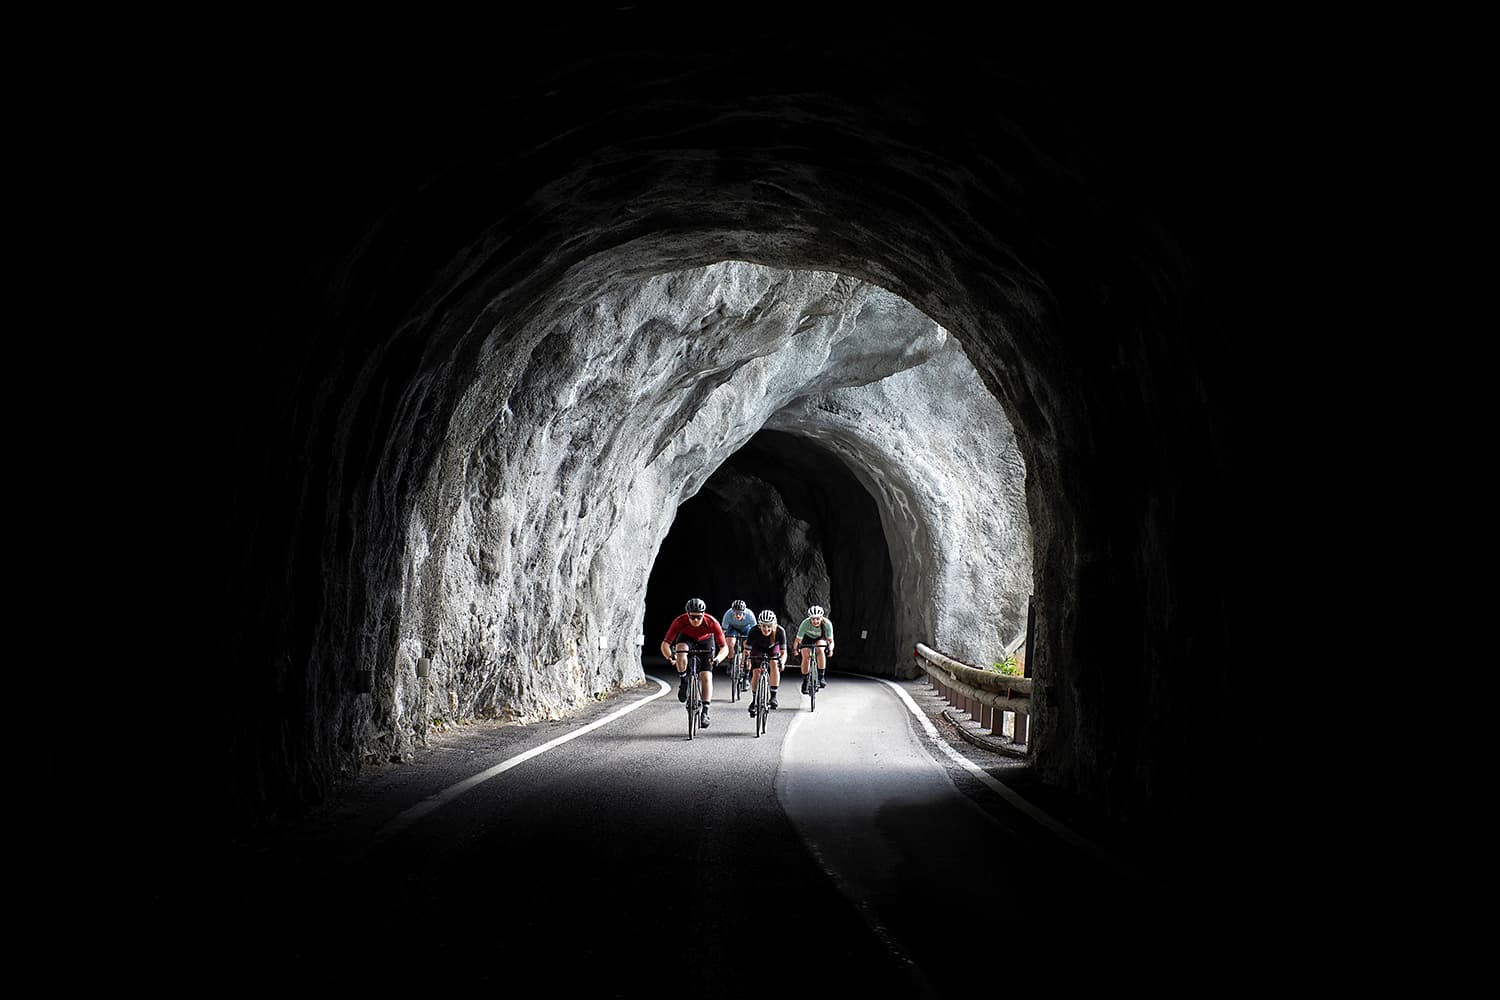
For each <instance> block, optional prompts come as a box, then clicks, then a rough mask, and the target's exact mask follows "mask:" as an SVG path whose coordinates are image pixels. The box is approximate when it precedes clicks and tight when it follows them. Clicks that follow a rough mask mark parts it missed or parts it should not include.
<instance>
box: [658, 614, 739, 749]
mask: <svg viewBox="0 0 1500 1000" xmlns="http://www.w3.org/2000/svg"><path fill="white" fill-rule="evenodd" d="M689 650H691V651H693V652H695V653H697V654H699V662H700V663H701V664H703V665H704V666H705V667H706V668H707V669H700V670H699V671H698V684H699V687H700V689H701V691H702V697H703V707H702V709H701V710H700V712H701V714H700V715H699V718H698V725H699V726H700V727H702V728H704V729H707V728H708V706H709V705H710V704H711V703H712V702H713V693H714V673H713V667H714V664H717V663H719V662H721V661H722V660H723V659H724V657H726V656H728V655H729V643H728V642H727V641H726V640H725V638H724V630H723V629H722V628H721V627H720V626H719V623H718V621H717V620H716V619H715V618H714V616H713V615H711V614H709V613H708V606H707V605H705V604H704V603H703V601H702V600H700V599H699V598H696V597H695V598H693V599H692V600H690V601H688V602H687V606H686V607H685V608H684V609H683V613H682V614H680V615H678V616H677V617H676V618H673V619H672V624H671V625H668V626H667V634H666V637H665V638H663V639H662V641H661V655H662V656H664V657H666V658H667V660H668V662H670V663H671V664H672V665H673V666H674V667H676V668H677V677H678V683H677V700H678V701H680V702H683V703H686V702H687V700H688V672H687V670H688V651H689Z"/></svg>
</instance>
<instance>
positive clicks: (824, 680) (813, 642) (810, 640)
mask: <svg viewBox="0 0 1500 1000" xmlns="http://www.w3.org/2000/svg"><path fill="white" fill-rule="evenodd" d="M792 655H794V656H797V655H800V656H801V657H802V693H803V694H811V695H812V697H814V698H816V697H817V691H818V690H820V689H822V688H825V687H827V686H828V657H830V656H832V655H833V622H831V621H830V620H829V619H828V616H827V615H826V614H825V613H824V611H823V607H822V606H821V605H818V604H814V605H812V606H811V607H809V608H808V609H807V617H806V618H804V619H802V624H801V625H799V626H797V636H796V638H795V639H793V640H792ZM814 658H816V660H815V662H814ZM813 666H816V667H817V669H818V675H817V676H816V677H812V676H810V671H811V670H812V667H813ZM813 685H816V686H815V687H814V686H813ZM810 687H811V688H812V690H811V691H809V688H810Z"/></svg>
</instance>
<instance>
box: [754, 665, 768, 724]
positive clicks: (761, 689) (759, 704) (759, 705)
mask: <svg viewBox="0 0 1500 1000" xmlns="http://www.w3.org/2000/svg"><path fill="white" fill-rule="evenodd" d="M770 704H771V685H770V684H768V683H767V682H766V675H765V673H764V672H762V673H761V675H760V683H759V684H757V685H755V735H756V736H757V737H759V736H760V734H761V733H763V732H765V731H766V715H767V714H768V713H769V712H770V709H769V708H767V707H766V706H768V705H770Z"/></svg>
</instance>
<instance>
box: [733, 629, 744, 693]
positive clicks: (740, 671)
mask: <svg viewBox="0 0 1500 1000" xmlns="http://www.w3.org/2000/svg"><path fill="white" fill-rule="evenodd" d="M729 641H730V642H732V643H734V655H733V656H731V657H730V658H729V700H730V701H731V702H735V701H739V700H740V678H741V677H743V676H744V673H745V640H744V639H730V640H729Z"/></svg>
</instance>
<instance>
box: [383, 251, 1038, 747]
mask: <svg viewBox="0 0 1500 1000" xmlns="http://www.w3.org/2000/svg"><path fill="white" fill-rule="evenodd" d="M562 301H563V302H569V301H570V300H568V299H567V298H566V297H564V298H563V300H562ZM517 339H518V341H519V342H520V343H522V344H525V345H528V348H527V349H526V350H525V352H524V354H523V352H521V351H518V350H516V349H515V348H514V347H507V348H506V349H504V350H499V351H496V352H494V353H493V354H491V355H490V356H489V357H487V358H485V359H484V360H483V361H481V363H480V367H481V374H480V375H479V377H478V379H477V381H476V382H475V385H474V387H473V388H472V389H471V390H470V392H469V393H468V394H467V395H466V396H465V397H464V399H463V401H462V402H461V404H460V405H459V407H458V409H457V411H456V415H455V417H454V419H453V422H452V426H451V428H450V431H449V437H448V441H447V443H446V447H445V449H444V454H443V459H442V461H441V463H440V464H439V465H438V466H437V467H436V468H435V469H434V471H433V474H432V476H431V478H430V480H429V483H428V485H427V486H426V488H424V489H423V491H422V492H421V494H420V496H419V499H418V502H417V505H416V512H415V514H414V515H413V518H412V524H411V531H410V534H409V537H408V542H407V551H406V562H407V566H408V569H407V572H406V574H405V579H404V583H403V586H402V589H401V592H400V593H399V594H391V595H385V597H384V598H383V599H382V600H381V601H379V602H378V603H379V604H380V605H381V606H388V607H393V608H397V609H399V618H400V621H399V627H398V635H399V642H398V643H397V645H396V647H395V649H394V650H393V651H392V652H391V653H390V654H389V655H390V659H391V661H392V662H390V663H381V664H378V665H376V666H375V670H376V673H377V674H378V675H379V676H380V677H381V678H383V679H385V678H389V682H388V683H387V682H385V681H384V680H383V681H382V684H381V685H380V689H379V690H378V691H377V695H376V698H375V699H374V703H373V711H372V714H371V716H370V717H369V719H368V723H367V730H366V731H367V738H369V739H371V740H372V741H374V742H377V743H379V744H381V745H382V746H385V747H387V748H388V749H389V750H391V751H394V752H396V753H400V752H402V751H403V750H404V749H405V748H406V747H407V746H408V745H409V741H410V740H411V739H412V738H413V737H414V736H416V735H417V734H420V732H421V731H422V728H423V726H424V725H425V724H426V722H427V720H428V719H430V718H437V717H451V716H454V715H457V716H476V715H477V716H499V717H505V718H514V719H522V720H529V719H536V718H546V717H555V716H557V715H559V714H561V713H565V712H567V711H568V710H569V709H570V708H571V707H572V706H573V705H575V704H577V703H578V701H579V700H581V699H583V698H586V697H588V696H590V695H592V694H594V693H596V692H602V691H609V690H613V689H615V688H617V687H619V686H621V685H629V684H633V683H636V682H638V681H639V680H640V679H641V676H642V672H641V659H640V648H639V647H638V646H637V645H636V643H635V637H636V636H638V635H641V634H644V635H645V636H646V643H647V646H648V649H649V648H651V647H654V645H655V643H656V641H657V639H658V638H659V635H658V633H659V632H660V630H661V628H662V627H663V626H664V625H665V622H645V621H643V610H644V605H643V603H642V594H643V593H644V591H645V588H646V584H647V579H648V577H649V575H650V572H651V568H652V563H653V560H654V559H655V556H656V553H657V550H658V549H659V547H660V546H661V543H662V540H663V539H664V537H665V536H666V534H667V532H668V530H669V529H670V528H671V526H672V523H673V519H674V516H675V513H676V510H677V507H678V505H679V504H680V503H681V502H682V501H684V500H686V499H688V498H689V497H691V496H693V495H694V494H695V493H696V492H697V491H698V490H699V489H700V487H702V486H703V484H704V483H705V481H706V480H707V479H708V478H709V476H710V475H711V474H712V473H713V472H714V471H715V470H716V469H717V468H718V467H719V466H720V465H721V464H722V463H723V462H724V461H725V460H726V459H727V458H729V457H730V456H731V455H732V454H733V453H734V452H736V451H737V450H738V449H739V448H741V446H743V445H744V444H745V443H746V442H747V441H749V440H750V438H751V437H752V436H753V435H754V434H756V432H757V431H759V430H760V429H761V428H762V427H763V426H769V427H772V428H775V429H777V430H781V431H784V432H788V433H790V434H793V435H797V436H800V437H804V438H811V439H813V440H814V441H815V442H816V443H817V444H818V445H819V446H821V448H823V449H826V450H827V451H829V452H832V453H833V454H834V455H837V456H838V457H839V458H840V459H842V461H843V462H844V463H845V464H846V466H847V468H848V470H849V471H850V472H852V474H853V475H854V477H855V478H856V479H857V480H858V481H859V482H860V483H861V484H863V485H864V487H865V488H866V489H867V490H868V491H869V493H870V494H871V496H872V497H873V498H874V500H875V503H876V505H877V507H878V509H879V512H880V523H881V526H882V528H883V534H884V537H883V538H870V539H867V544H868V545H871V546H876V547H888V550H889V552H890V555H891V562H892V566H893V569H894V571H895V581H896V585H897V587H896V594H895V595H893V596H892V597H891V599H890V600H889V601H888V602H887V606H888V607H891V608H892V609H893V614H894V621H892V622H886V623H882V624H883V626H884V628H883V633H882V634H883V635H884V636H885V637H886V638H887V639H888V640H890V641H888V642H887V643H886V644H885V645H884V647H883V648H865V649H864V650H863V654H864V655H863V657H862V658H863V660H864V662H862V663H858V664H852V665H854V666H857V667H858V668H860V669H866V670H870V671H871V672H877V673H894V672H897V670H898V669H899V670H910V667H909V649H910V643H911V642H912V641H917V640H921V641H927V642H931V641H937V642H938V643H940V644H945V643H947V644H948V647H949V648H953V649H955V650H956V651H958V652H959V653H960V654H961V655H968V656H972V657H982V656H984V655H988V654H992V653H996V652H998V650H999V649H1000V648H1001V646H1002V645H1003V644H1004V643H1006V642H1007V641H1008V640H1011V639H1012V638H1013V636H1014V635H1015V634H1016V633H1017V631H1018V629H1020V628H1021V627H1023V626H1024V622H1025V599H1026V594H1027V592H1028V590H1027V588H1028V586H1029V580H1030V572H1031V565H1030V534H1029V527H1028V525H1027V523H1026V512H1025V505H1024V501H1023V497H1024V489H1025V484H1024V477H1025V469H1024V465H1023V463H1022V462H1021V460H1020V457H1019V455H1018V453H1017V452H1016V450H1015V446H1014V436H1013V434H1012V433H1011V432H1010V428H1009V425H1008V423H1007V422H1006V420H1005V417H1004V415H1003V413H1002V412H1001V410H1000V407H999V405H998V404H997V403H996V402H995V400H994V399H993V398H992V397H991V396H990V395H989V394H988V392H987V391H986V390H985V389H984V387H983V386H982V384H981V383H980V382H979V380H978V377H977V375H976V373H975V372H974V370H973V368H972V367H971V366H970V365H969V363H968V361H967V359H966V358H965V357H964V355H963V352H962V351H961V350H960V349H958V347H957V345H956V344H955V343H954V342H953V341H952V339H951V338H950V337H949V336H948V335H947V334H946V332H945V331H943V330H942V329H941V328H940V327H938V326H937V324H936V323H934V322H933V321H932V320H931V319H929V318H927V317H925V316H923V315H922V314H921V313H920V312H918V311H917V310H915V309H914V308H912V307H911V306H910V305H908V304H907V303H905V302H904V301H902V300H901V299H900V298H898V297H896V296H894V295H892V294H890V293H888V292H885V291H883V290H881V289H879V288H877V287H875V286H872V285H869V284H867V283H863V282H859V281H856V280H854V279H851V278H848V277H843V276H838V275H834V274H829V273H822V272H806V271H798V272H787V271H778V270H773V269H769V268H764V267H759V266H756V265H751V264H746V263H738V262H726V263H720V264H716V265H712V266H709V267H705V268H697V269H693V270H689V271H684V272H678V273H673V274H666V275H660V276H656V277H652V278H649V279H646V280H644V281H640V282H633V283H629V284H625V285H623V286H622V287H617V288H616V287H607V288H604V289H601V290H600V291H599V293H598V294H597V295H596V296H595V297H594V298H593V299H592V300H590V301H587V302H585V303H582V304H581V305H577V306H576V307H570V308H566V309H564V308H557V309H555V310H554V311H552V312H550V313H548V314H546V315H543V316H541V317H539V318H538V319H537V320H536V321H535V322H534V323H533V324H532V325H531V326H530V328H529V329H528V330H527V331H526V332H524V333H523V334H522V335H521V336H520V337H519V338H517ZM786 528H787V534H788V536H789V537H792V538H795V537H796V536H797V533H798V524H797V522H796V519H795V518H793V519H791V520H790V521H789V522H788V524H787V525H786ZM775 529H776V526H775V525H774V524H767V525H763V526H762V531H763V533H764V535H763V537H766V538H767V539H772V538H774V535H775ZM981 534H985V535H986V537H988V538H990V542H989V544H987V545H985V546H982V547H976V546H974V545H973V544H971V543H969V542H968V541H967V540H968V539H971V538H975V537H980V536H981ZM703 551H704V554H705V556H712V555H713V554H714V553H715V546H714V545H713V544H705V546H704V550H703ZM779 551H780V550H778V549H768V550H767V551H766V552H764V553H751V554H749V555H750V556H752V557H753V558H755V559H757V560H760V559H764V558H772V557H776V556H777V555H778V553H779ZM799 558H800V560H801V565H800V566H799V567H797V568H796V571H795V572H789V573H788V575H787V577H786V588H785V590H784V591H783V592H782V593H781V594H780V595H779V601H780V608H781V611H782V614H783V616H784V617H790V616H791V615H793V614H796V615H797V617H800V610H801V608H802V607H803V606H804V605H805V603H807V602H809V601H811V600H817V599H819V598H817V597H816V594H817V593H818V590H819V586H820V582H821V581H820V580H819V574H820V572H821V573H822V574H823V575H824V577H825V579H826V573H827V570H826V568H821V569H820V566H819V564H820V563H821V562H822V553H821V552H816V551H814V550H813V549H811V548H808V547H806V546H804V548H803V550H802V551H801V553H800V556H799ZM790 568H792V567H789V569H790ZM823 593H825V594H826V593H827V590H824V591H823ZM821 600H822V601H824V602H825V603H826V602H827V600H828V598H826V597H823V598H821ZM727 602H728V597H727V595H726V596H725V598H724V601H723V603H725V604H727ZM712 610H713V611H714V613H715V614H717V613H719V611H721V610H722V609H721V608H719V607H718V606H717V605H715V606H714V607H713V608H712ZM829 613H830V616H831V617H833V618H834V619H835V621H837V620H838V614H839V608H838V607H837V606H834V605H830V606H829ZM789 624H791V625H792V626H795V624H796V618H792V619H791V620H790V621H789ZM423 658H426V659H427V660H428V662H429V663H430V664H431V671H430V674H429V676H427V677H425V678H424V677H421V676H419V674H418V669H417V665H418V663H419V661H420V660H421V659H423Z"/></svg>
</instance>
